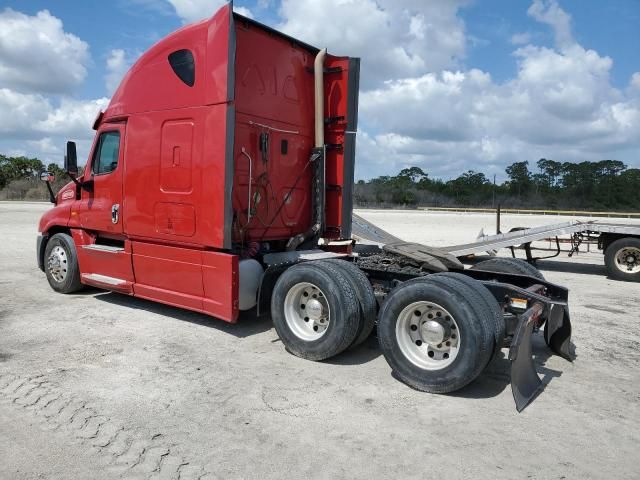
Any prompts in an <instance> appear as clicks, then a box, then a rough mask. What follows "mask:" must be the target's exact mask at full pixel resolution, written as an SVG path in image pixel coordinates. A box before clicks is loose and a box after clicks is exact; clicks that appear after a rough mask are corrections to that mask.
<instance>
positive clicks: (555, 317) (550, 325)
mask: <svg viewBox="0 0 640 480" xmlns="http://www.w3.org/2000/svg"><path fill="white" fill-rule="evenodd" d="M544 339H545V341H546V342H547V345H549V348H550V349H551V350H553V352H554V353H556V354H557V355H560V356H561V357H562V358H564V359H566V360H569V361H572V360H573V356H572V354H571V320H570V319H569V309H568V307H565V306H562V305H552V306H551V312H550V313H549V318H548V319H547V323H546V324H545V326H544Z"/></svg>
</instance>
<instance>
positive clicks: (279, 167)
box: [233, 19, 314, 242]
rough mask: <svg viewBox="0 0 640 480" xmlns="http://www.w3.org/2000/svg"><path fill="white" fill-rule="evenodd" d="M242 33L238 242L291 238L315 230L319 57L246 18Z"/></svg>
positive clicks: (236, 156) (238, 40)
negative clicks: (312, 194)
mask: <svg viewBox="0 0 640 480" xmlns="http://www.w3.org/2000/svg"><path fill="white" fill-rule="evenodd" d="M235 30H236V63H235V92H236V111H237V114H236V122H235V145H234V162H235V163H234V184H233V210H234V212H235V218H236V221H235V224H234V232H233V233H234V237H233V238H234V240H235V241H238V242H240V241H245V242H246V241H250V240H273V239H288V238H290V237H291V236H294V235H296V234H298V233H300V232H303V231H306V230H307V229H308V228H309V227H310V225H311V205H310V198H309V194H308V192H309V187H310V182H311V168H310V167H309V166H308V162H309V156H310V153H311V148H312V146H313V73H312V72H311V71H310V70H309V69H310V68H312V67H313V60H314V53H313V52H311V51H309V50H307V49H306V48H304V47H303V46H300V45H296V44H294V43H292V42H291V41H290V40H289V39H286V38H283V37H280V36H277V35H273V34H272V33H270V32H267V31H265V30H263V29H262V28H260V27H259V26H257V25H255V24H254V23H251V22H245V21H242V20H241V19H238V20H237V21H236V23H235ZM265 139H266V141H265ZM261 145H262V148H261ZM243 149H244V151H245V152H246V154H245V153H243ZM249 157H250V158H251V160H249ZM250 162H251V172H250V171H249V170H250V168H249V163H250ZM250 173H251V176H250V175H249V174H250ZM250 188H251V198H249V189H250ZM288 194H289V195H288ZM249 210H251V215H249V213H250V212H249ZM250 216H251V217H252V218H251V219H249V217H250Z"/></svg>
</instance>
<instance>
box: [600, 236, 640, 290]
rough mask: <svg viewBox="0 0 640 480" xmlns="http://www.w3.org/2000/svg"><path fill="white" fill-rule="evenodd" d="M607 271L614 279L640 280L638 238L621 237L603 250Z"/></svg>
mask: <svg viewBox="0 0 640 480" xmlns="http://www.w3.org/2000/svg"><path fill="white" fill-rule="evenodd" d="M604 264H605V266H606V267H607V272H609V275H610V276H611V277H612V278H615V279H616V280H623V281H625V282H640V239H638V238H621V239H619V240H616V241H615V242H613V243H612V244H611V245H609V246H608V247H607V249H606V250H605V252H604Z"/></svg>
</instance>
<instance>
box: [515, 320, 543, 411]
mask: <svg viewBox="0 0 640 480" xmlns="http://www.w3.org/2000/svg"><path fill="white" fill-rule="evenodd" d="M537 318H538V316H537V315H527V314H524V315H522V316H521V317H520V321H519V322H518V327H517V329H516V333H515V335H514V337H513V341H512V343H511V348H510V349H509V360H511V392H512V393H513V400H514V401H515V402H516V409H517V410H518V412H521V411H522V410H523V409H524V408H525V407H526V406H527V405H529V403H531V402H532V401H533V399H534V398H536V397H537V396H538V394H539V393H540V392H541V391H542V389H543V384H542V380H540V377H539V376H538V372H536V367H535V364H534V363H533V355H532V351H531V336H532V335H533V328H534V327H535V325H536V320H537Z"/></svg>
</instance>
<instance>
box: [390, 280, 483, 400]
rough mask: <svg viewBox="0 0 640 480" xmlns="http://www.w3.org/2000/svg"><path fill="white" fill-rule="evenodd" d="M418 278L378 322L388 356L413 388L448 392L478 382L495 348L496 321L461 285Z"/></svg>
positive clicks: (393, 297)
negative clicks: (476, 379)
mask: <svg viewBox="0 0 640 480" xmlns="http://www.w3.org/2000/svg"><path fill="white" fill-rule="evenodd" d="M442 280H445V279H444V278H441V279H440V280H438V281H431V280H430V279H429V278H424V279H419V280H417V279H416V280H412V281H408V282H405V283H404V284H401V285H400V286H398V287H396V288H395V289H394V290H393V291H392V292H391V293H390V294H389V295H388V296H387V299H386V300H385V303H384V304H383V305H382V309H381V310H380V315H379V321H378V339H379V341H380V347H381V349H382V352H383V354H384V356H385V358H386V360H387V362H388V363H389V365H390V366H391V368H392V369H393V371H394V373H395V375H396V376H397V377H398V378H399V379H400V380H401V381H402V382H404V383H406V384H407V385H409V386H411V387H413V388H415V389H417V390H421V391H425V392H431V393H447V392H452V391H454V390H458V389H460V388H462V387H464V386H465V385H467V384H468V383H470V382H472V381H473V380H474V379H475V378H476V377H477V376H478V375H479V374H480V372H481V371H482V370H483V369H484V367H485V366H486V364H487V361H488V358H489V357H490V356H491V353H492V351H493V345H494V332H493V330H494V320H493V318H491V315H489V314H488V312H487V309H486V308H485V307H484V304H482V303H478V302H476V301H474V300H473V299H474V297H475V292H474V290H473V289H471V288H470V287H468V286H467V285H465V284H463V283H461V282H449V283H450V284H449V285H446V286H445V285H444V282H443V281H442Z"/></svg>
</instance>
